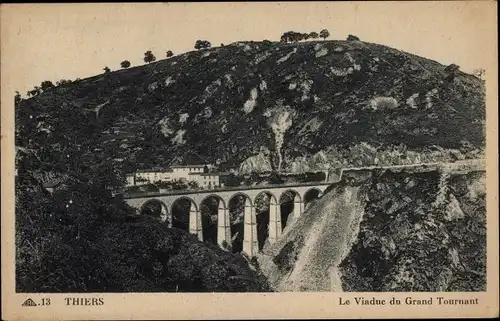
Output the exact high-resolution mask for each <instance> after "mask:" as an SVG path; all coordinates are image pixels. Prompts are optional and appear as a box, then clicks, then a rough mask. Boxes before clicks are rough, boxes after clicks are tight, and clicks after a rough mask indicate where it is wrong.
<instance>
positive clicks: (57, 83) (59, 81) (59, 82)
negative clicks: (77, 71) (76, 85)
mask: <svg viewBox="0 0 500 321" xmlns="http://www.w3.org/2000/svg"><path fill="white" fill-rule="evenodd" d="M72 82H73V81H72V80H71V79H61V80H58V81H56V85H57V86H61V85H66V84H71V83H72Z"/></svg>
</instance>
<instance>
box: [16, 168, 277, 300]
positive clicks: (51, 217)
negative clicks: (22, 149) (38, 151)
mask: <svg viewBox="0 0 500 321" xmlns="http://www.w3.org/2000/svg"><path fill="white" fill-rule="evenodd" d="M16 185H17V193H18V197H17V200H16V224H17V226H16V227H17V233H16V248H17V253H16V288H17V291H18V292H176V291H179V292H221V291H223V292H249V291H268V289H269V288H268V286H267V283H266V280H265V278H263V277H262V276H260V275H258V273H257V272H255V271H254V270H252V269H251V268H250V267H249V265H248V263H247V261H246V260H245V258H243V257H242V256H241V255H239V254H232V253H229V252H226V251H223V250H222V249H220V248H219V247H218V246H216V245H210V244H206V243H202V242H199V241H198V240H197V239H196V237H195V236H193V235H191V234H189V233H187V232H185V231H183V230H179V229H175V228H174V229H172V228H168V227H167V226H166V225H165V224H162V223H160V222H158V221H157V220H155V219H154V218H151V217H147V216H144V217H140V218H138V217H133V216H127V215H128V214H130V210H129V209H128V208H127V207H126V205H123V203H122V202H120V200H116V199H114V198H112V197H111V195H110V194H109V195H107V194H106V192H104V191H103V190H98V189H96V190H92V189H91V188H90V189H88V190H86V191H84V192H81V193H80V192H79V191H78V188H77V186H71V187H68V189H66V190H64V191H61V192H56V193H54V195H50V194H48V193H47V192H44V190H43V189H41V188H40V186H39V185H38V184H37V182H36V180H35V179H34V178H32V177H29V175H28V174H26V175H23V177H19V178H18V179H17V182H16ZM66 205H68V206H66Z"/></svg>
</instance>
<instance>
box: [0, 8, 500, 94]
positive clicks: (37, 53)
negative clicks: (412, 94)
mask: <svg viewBox="0 0 500 321" xmlns="http://www.w3.org/2000/svg"><path fill="white" fill-rule="evenodd" d="M492 19H494V21H496V4H495V2H492V1H489V2H486V1H474V2H466V1H461V2H445V1H441V2H430V1H429V2H413V1H412V2H389V3H387V2H354V3H350V2H331V3H325V2H316V3H315V2H307V3H300V2H288V3H287V2H283V3H268V2H262V3H232V4H231V3H205V4H201V3H170V4H168V3H147V4H146V3H144V4H133V3H128V4H23V5H13V4H12V5H2V6H1V20H0V21H1V36H2V37H1V41H2V43H1V44H2V46H1V50H2V51H1V54H2V55H1V58H2V65H1V70H2V81H3V82H5V81H6V82H7V83H8V90H10V91H12V93H13V92H14V90H18V91H20V92H21V94H22V95H23V96H25V93H26V91H27V90H29V89H31V88H33V87H34V86H35V85H39V84H40V83H41V82H42V81H43V80H50V81H52V82H53V83H55V82H56V81H57V80H60V79H76V78H85V77H90V76H93V75H96V74H99V73H102V72H103V71H102V69H103V68H104V66H108V67H109V68H111V70H116V69H119V68H120V62H121V61H123V60H129V61H130V62H131V63H132V66H136V65H142V64H144V62H143V57H144V52H145V51H147V50H151V51H153V54H155V55H156V57H157V59H163V58H165V52H166V51H167V50H172V51H173V52H174V54H180V53H183V52H187V51H192V50H194V48H193V46H194V43H195V41H196V40H197V39H202V40H209V41H210V42H211V43H212V46H219V45H220V44H221V43H224V44H229V43H232V42H235V41H240V40H247V41H249V40H254V41H259V40H264V39H268V40H275V41H278V40H279V38H280V36H281V34H282V33H283V32H286V31H289V30H293V31H300V32H311V31H316V32H319V31H320V30H321V29H325V28H326V29H328V30H329V31H330V34H331V36H330V39H339V40H345V39H346V37H347V35H349V34H353V35H356V36H358V37H359V38H360V39H361V40H363V41H367V42H372V43H379V44H383V45H387V46H390V47H393V48H396V49H400V50H403V51H406V52H410V53H413V54H416V55H419V56H423V57H426V58H430V59H433V60H436V61H438V62H440V63H442V64H445V65H447V64H451V63H455V64H457V65H459V66H460V67H461V70H463V71H465V72H472V70H473V69H475V68H486V67H487V66H490V64H489V63H491V56H488V57H486V56H485V54H484V52H485V51H484V50H485V48H484V47H485V43H488V44H490V42H491V41H494V42H495V44H496V24H492V23H491V22H492ZM492 35H493V36H492ZM495 48H496V45H495ZM488 59H490V60H488ZM486 69H487V68H486Z"/></svg>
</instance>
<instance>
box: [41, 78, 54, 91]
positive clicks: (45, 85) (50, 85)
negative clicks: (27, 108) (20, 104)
mask: <svg viewBox="0 0 500 321" xmlns="http://www.w3.org/2000/svg"><path fill="white" fill-rule="evenodd" d="M53 87H54V84H53V83H52V81H50V80H45V81H43V82H42V83H41V84H40V88H41V89H42V90H43V91H45V90H47V89H50V88H53Z"/></svg>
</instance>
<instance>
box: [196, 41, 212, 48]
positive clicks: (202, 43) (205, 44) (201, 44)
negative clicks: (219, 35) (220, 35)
mask: <svg viewBox="0 0 500 321" xmlns="http://www.w3.org/2000/svg"><path fill="white" fill-rule="evenodd" d="M211 46H212V44H211V43H210V41H207V40H196V43H195V44H194V49H196V50H200V49H205V48H210V47H211Z"/></svg>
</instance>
